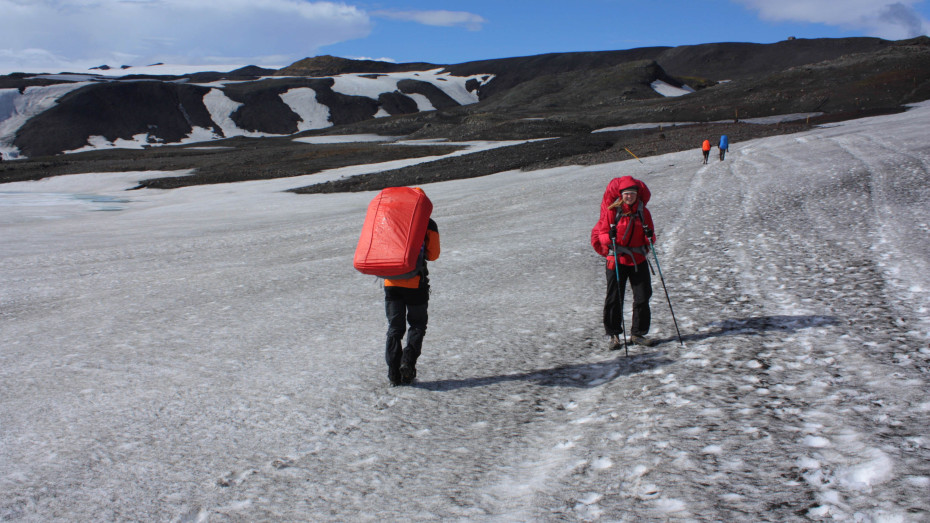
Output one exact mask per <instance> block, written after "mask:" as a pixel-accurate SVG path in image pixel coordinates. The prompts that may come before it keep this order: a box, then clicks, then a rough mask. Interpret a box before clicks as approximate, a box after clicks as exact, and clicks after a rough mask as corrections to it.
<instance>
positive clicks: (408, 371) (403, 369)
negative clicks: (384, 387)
mask: <svg viewBox="0 0 930 523" xmlns="http://www.w3.org/2000/svg"><path fill="white" fill-rule="evenodd" d="M399 372H400V382H401V383H402V384H404V385H410V384H411V383H413V380H414V378H416V377H417V368H416V367H414V366H413V365H410V364H408V363H401V364H400V370H399Z"/></svg>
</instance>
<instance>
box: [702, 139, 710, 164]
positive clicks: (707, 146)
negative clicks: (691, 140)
mask: <svg viewBox="0 0 930 523" xmlns="http://www.w3.org/2000/svg"><path fill="white" fill-rule="evenodd" d="M701 152H703V153H704V163H707V158H708V157H709V156H710V140H704V143H703V144H701Z"/></svg>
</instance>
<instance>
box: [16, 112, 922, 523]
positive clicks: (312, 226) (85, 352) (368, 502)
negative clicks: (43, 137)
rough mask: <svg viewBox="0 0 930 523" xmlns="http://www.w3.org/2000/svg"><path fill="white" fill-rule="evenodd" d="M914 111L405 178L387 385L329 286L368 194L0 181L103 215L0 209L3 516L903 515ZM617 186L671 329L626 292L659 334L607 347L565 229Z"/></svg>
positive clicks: (918, 164)
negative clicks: (404, 321) (435, 250)
mask: <svg viewBox="0 0 930 523" xmlns="http://www.w3.org/2000/svg"><path fill="white" fill-rule="evenodd" d="M928 111H930V107H927V106H921V107H919V108H916V109H914V110H913V111H911V112H908V113H904V114H901V115H894V116H886V117H880V118H871V119H866V120H860V121H855V122H848V123H845V124H842V125H839V126H835V127H831V128H829V129H817V130H813V131H811V132H808V133H804V134H797V135H788V136H782V137H773V138H767V139H763V140H756V141H752V142H747V143H735V144H732V145H731V151H730V154H729V155H728V157H727V160H726V161H724V162H718V161H716V160H714V161H712V162H711V163H710V164H708V165H706V166H704V165H702V164H701V155H700V152H699V151H698V150H697V149H695V150H694V151H690V152H682V153H676V154H671V155H665V156H660V157H654V158H645V159H643V163H639V162H635V161H629V162H621V163H616V164H609V165H601V166H593V167H585V168H580V167H567V168H559V169H552V170H547V171H535V172H529V173H521V172H508V173H500V174H496V175H492V176H488V177H484V178H478V179H471V180H458V181H454V182H444V183H437V184H429V185H427V186H424V190H425V191H426V193H427V194H428V195H429V196H430V198H431V199H432V200H433V203H434V208H435V210H434V218H435V219H436V221H437V223H438V224H439V229H440V232H441V235H442V254H441V256H440V258H439V260H437V261H436V262H434V263H432V264H431V265H430V269H431V278H432V281H433V294H432V298H431V304H430V324H429V329H428V331H427V334H426V341H425V343H424V352H423V356H422V357H421V360H420V364H419V365H418V367H419V376H418V382H417V384H416V386H414V387H401V388H390V387H388V386H387V380H386V369H385V364H384V361H383V342H384V340H383V336H384V332H385V330H386V322H385V319H384V310H383V307H384V305H383V292H382V290H381V289H380V287H379V286H378V282H377V280H375V279H374V278H372V277H367V276H362V275H359V274H358V273H356V272H355V271H354V270H353V269H352V267H351V259H352V254H353V251H354V247H355V242H356V240H357V235H358V230H359V228H360V226H361V221H362V218H363V216H364V210H365V208H366V206H367V204H368V201H369V200H370V199H371V197H372V196H373V194H372V193H359V194H344V195H306V196H298V195H294V194H286V193H282V192H280V191H282V190H283V189H286V188H288V187H289V186H299V185H305V184H306V181H307V180H306V179H298V180H293V179H291V180H274V181H262V182H247V183H242V184H229V185H224V186H211V187H191V188H185V189H178V190H173V191H156V190H143V191H133V192H132V193H128V197H127V193H125V192H124V191H122V190H120V189H122V188H124V187H130V186H132V185H133V184H134V181H133V179H132V178H133V177H139V178H142V177H147V175H146V174H144V173H138V174H130V175H101V176H99V177H90V176H85V177H80V178H77V177H66V178H61V179H53V180H49V181H45V182H44V183H43V182H37V183H34V184H7V185H8V187H2V188H0V189H2V190H3V191H5V192H14V191H15V192H18V193H23V192H30V191H33V192H35V193H42V194H49V193H67V192H69V184H70V187H71V189H70V191H71V192H75V193H77V192H84V193H94V194H97V195H99V196H112V195H118V196H122V197H126V199H128V200H130V201H128V202H126V203H124V204H121V205H122V207H123V208H122V210H120V211H117V212H88V211H85V210H82V209H83V208H82V207H77V208H71V207H69V208H67V209H54V213H50V214H54V216H57V217H53V216H51V215H43V214H41V213H39V212H38V209H41V207H37V208H30V209H29V212H25V211H23V210H22V209H20V208H19V207H17V208H16V209H12V208H11V209H9V212H4V213H3V214H0V226H2V227H0V241H2V244H3V245H4V246H5V248H4V249H3V250H2V251H0V272H2V278H3V281H4V282H5V283H4V293H3V294H2V295H0V347H2V350H0V363H2V365H0V369H2V370H0V373H2V374H0V383H3V386H2V388H0V394H2V397H0V399H2V401H0V431H2V434H0V441H3V442H4V444H3V445H2V446H0V464H2V466H0V490H2V491H3V492H5V493H7V494H6V497H5V498H4V499H3V500H2V503H0V514H2V515H3V517H5V518H8V519H17V518H19V519H24V520H34V521H38V520H54V519H62V520H64V519H67V520H88V519H90V520H99V519H105V520H106V519H140V520H141V519H145V520H151V519H156V520H176V521H198V520H207V519H209V520H215V521H229V520H236V521H242V520H250V521H261V520H307V519H314V520H332V521H337V520H357V521H374V520H378V521H383V520H399V519H413V520H435V519H459V520H495V521H527V520H542V521H545V520H570V521H594V520H603V521H669V520H673V521H679V520H684V521H688V520H752V521H785V520H814V521H817V520H824V519H834V520H841V521H922V520H924V519H926V517H927V515H928V514H930V501H928V500H930V497H928V496H927V492H928V488H930V467H928V463H930V442H928V439H927V433H926V427H927V426H930V423H928V422H930V419H928V418H930V401H928V400H927V396H926V390H927V378H926V375H927V374H926V369H927V366H928V360H930V349H928V341H930V328H928V324H927V321H928V320H927V315H926V314H925V311H926V309H927V307H928V288H930V286H928V282H927V274H928V273H927V272H926V271H922V265H921V264H926V261H927V260H928V259H930V257H928V256H927V255H928V253H927V249H928V246H930V242H927V241H926V240H927V237H926V234H927V226H926V224H927V223H928V220H930V218H928V215H927V209H928V206H927V197H926V196H927V195H926V192H925V191H926V187H927V181H928V175H927V172H928V165H930V146H928V144H927V143H926V140H925V122H926V121H927V114H928ZM709 138H712V137H709ZM462 160H463V161H467V156H463V158H462ZM372 168H375V169H377V168H379V167H378V166H370V167H369V169H372ZM359 170H360V169H348V170H346V171H341V172H340V171H333V172H328V173H325V174H323V175H315V176H318V178H315V179H330V178H332V177H337V176H340V175H344V174H350V173H355V172H358V171H359ZM623 174H631V175H633V176H636V177H638V178H640V179H643V180H644V181H646V183H647V184H648V185H649V187H650V189H651V190H652V192H653V200H652V201H651V202H650V205H649V206H650V209H651V210H652V213H653V216H654V218H655V221H656V226H657V234H658V236H659V243H658V253H657V254H658V256H659V260H660V263H661V264H662V271H663V274H664V276H665V280H666V283H667V284H668V290H669V293H670V295H671V299H672V303H673V305H674V307H675V314H676V317H677V319H678V322H679V326H680V327H681V332H682V335H683V338H684V346H680V345H679V344H678V341H677V337H676V334H675V329H674V326H673V325H672V322H671V317H670V315H669V311H668V307H667V305H666V304H665V301H664V300H665V296H664V293H663V291H662V287H661V283H660V282H659V279H658V277H656V278H654V281H653V291H654V295H653V298H652V301H651V303H652V310H653V330H652V332H651V335H652V336H653V337H654V338H656V339H658V340H659V341H661V343H660V344H659V345H658V346H656V347H653V348H642V347H631V348H630V355H629V356H628V357H624V356H623V354H622V351H621V353H608V352H607V351H606V350H605V345H606V344H605V340H604V338H603V336H602V327H601V325H600V321H601V306H602V300H603V292H604V278H605V274H604V269H603V260H602V259H600V258H599V257H598V256H597V255H596V254H595V253H594V252H593V250H592V249H591V247H590V245H589V243H588V238H589V233H590V228H591V226H592V225H593V224H594V222H595V221H596V219H597V213H598V206H599V203H600V198H601V194H602V192H603V189H604V187H605V186H606V185H607V182H608V181H609V180H610V179H611V178H613V177H615V176H620V175H623ZM306 178H309V177H306ZM104 180H106V181H104ZM39 201H40V202H41V201H42V198H39ZM921 271H922V272H921ZM628 314H629V313H628ZM627 317H628V316H627Z"/></svg>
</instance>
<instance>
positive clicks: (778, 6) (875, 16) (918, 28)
mask: <svg viewBox="0 0 930 523" xmlns="http://www.w3.org/2000/svg"><path fill="white" fill-rule="evenodd" d="M734 1H735V2H736V3H739V4H742V5H744V6H746V7H748V8H750V9H753V10H755V11H758V12H759V15H760V16H761V18H762V19H764V20H771V21H775V22H781V21H792V22H810V23H817V24H825V25H833V26H838V27H844V28H848V29H855V30H861V31H863V32H865V34H867V35H869V36H877V37H879V38H886V39H889V40H900V39H903V38H912V37H914V36H919V35H923V34H927V33H928V32H930V21H928V20H927V19H926V18H924V17H923V16H922V15H921V14H920V13H919V12H918V11H917V10H916V9H914V7H913V5H914V4H918V3H920V2H921V1H922V0H899V1H896V2H891V1H887V0H780V1H778V2H773V1H771V0H734Z"/></svg>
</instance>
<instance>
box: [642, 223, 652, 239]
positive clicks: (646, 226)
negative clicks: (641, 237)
mask: <svg viewBox="0 0 930 523" xmlns="http://www.w3.org/2000/svg"><path fill="white" fill-rule="evenodd" d="M643 232H645V233H646V238H652V229H650V228H649V226H648V225H644V226H643Z"/></svg>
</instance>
